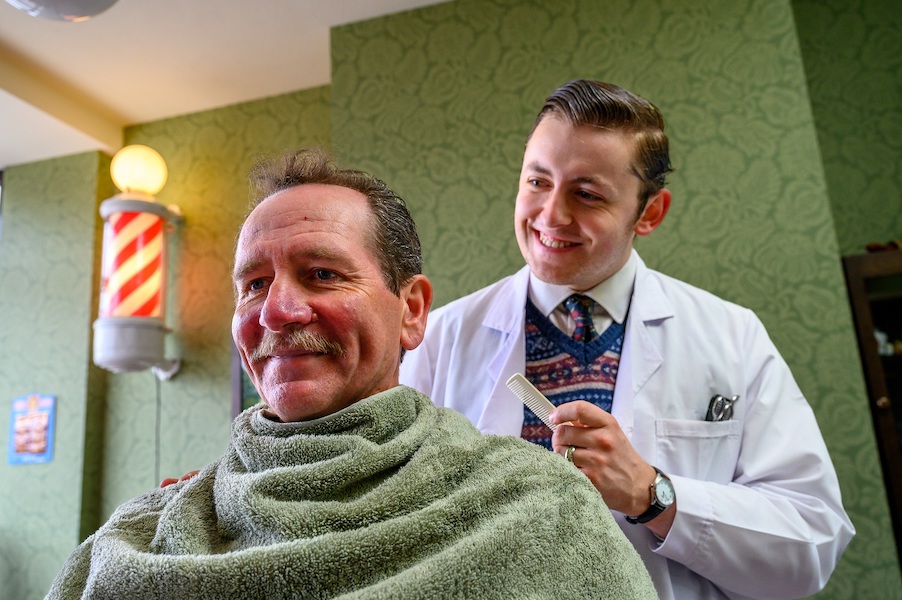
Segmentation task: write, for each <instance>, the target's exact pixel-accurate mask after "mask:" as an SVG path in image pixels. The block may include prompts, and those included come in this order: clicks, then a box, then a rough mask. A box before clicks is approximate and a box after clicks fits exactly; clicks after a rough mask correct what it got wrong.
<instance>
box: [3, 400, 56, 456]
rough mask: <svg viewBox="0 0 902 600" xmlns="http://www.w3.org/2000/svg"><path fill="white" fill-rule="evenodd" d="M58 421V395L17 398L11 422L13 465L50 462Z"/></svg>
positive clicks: (10, 444) (10, 441)
mask: <svg viewBox="0 0 902 600" xmlns="http://www.w3.org/2000/svg"><path fill="white" fill-rule="evenodd" d="M55 420H56V396H48V395H45V394H30V395H28V396H25V397H24V398H14V399H13V411H12V419H11V420H10V423H9V464H11V465H29V464H34V463H45V462H50V460H51V459H52V458H53V429H54V427H53V426H54V421H55Z"/></svg>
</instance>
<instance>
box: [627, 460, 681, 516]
mask: <svg viewBox="0 0 902 600" xmlns="http://www.w3.org/2000/svg"><path fill="white" fill-rule="evenodd" d="M652 468H653V469H654V470H655V471H656V472H657V473H658V474H657V475H656V476H655V480H654V481H652V482H651V485H650V486H648V487H649V489H650V490H651V506H649V507H648V510H647V511H645V512H644V513H642V514H641V515H639V516H638V517H627V518H626V520H627V521H629V522H630V523H648V522H649V521H651V520H652V519H654V518H655V517H657V516H658V515H660V514H661V513H662V512H664V510H665V509H666V508H667V507H668V506H670V505H671V504H673V501H674V500H676V494H675V493H674V491H673V483H671V481H670V478H669V477H667V475H665V474H664V473H662V472H661V470H660V469H659V468H658V467H654V466H653V467H652Z"/></svg>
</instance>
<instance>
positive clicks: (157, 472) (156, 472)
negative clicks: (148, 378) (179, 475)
mask: <svg viewBox="0 0 902 600" xmlns="http://www.w3.org/2000/svg"><path fill="white" fill-rule="evenodd" d="M153 379H154V381H155V382H156V385H157V423H156V441H155V443H156V447H155V449H154V476H155V477H156V481H154V485H160V422H161V420H162V414H161V413H162V407H163V403H162V400H161V395H162V392H161V384H160V380H159V378H157V377H156V376H154V378H153Z"/></svg>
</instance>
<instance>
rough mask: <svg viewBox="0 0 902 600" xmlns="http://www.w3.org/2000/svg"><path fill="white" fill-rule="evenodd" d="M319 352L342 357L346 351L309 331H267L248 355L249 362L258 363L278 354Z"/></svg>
mask: <svg viewBox="0 0 902 600" xmlns="http://www.w3.org/2000/svg"><path fill="white" fill-rule="evenodd" d="M295 350H300V351H303V352H318V353H320V354H335V355H337V356H342V355H343V354H344V353H345V351H344V348H342V347H341V345H340V344H338V343H336V342H333V341H331V340H328V339H326V338H324V337H323V336H321V335H319V334H316V333H313V332H311V331H307V330H306V329H292V330H290V331H288V332H287V333H281V334H279V333H272V332H270V331H267V332H266V333H264V334H263V339H262V340H260V343H259V344H257V347H256V348H254V349H253V350H252V351H251V352H250V354H249V355H248V357H247V358H248V361H249V362H257V361H258V360H263V359H264V358H267V357H268V356H272V355H273V354H276V353H277V352H292V351H295Z"/></svg>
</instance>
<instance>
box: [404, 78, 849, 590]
mask: <svg viewBox="0 0 902 600" xmlns="http://www.w3.org/2000/svg"><path fill="white" fill-rule="evenodd" d="M669 171H670V159H669V153H668V143H667V137H666V135H665V134H664V122H663V118H662V117H661V115H660V113H659V111H658V110H657V108H656V107H655V106H654V105H652V104H651V103H649V102H648V101H646V100H644V99H642V98H640V97H638V96H636V95H634V94H632V93H631V92H629V91H627V90H625V89H623V88H620V87H617V86H614V85H610V84H607V83H602V82H597V81H586V80H579V81H572V82H570V83H567V84H565V85H564V86H562V87H561V88H559V89H558V90H556V91H555V92H554V93H552V94H551V96H549V98H548V99H547V101H546V103H545V106H544V107H543V108H542V110H541V111H540V113H539V115H538V117H537V119H536V123H535V125H534V128H533V131H532V132H531V134H530V136H529V138H528V140H527V144H526V150H525V154H524V158H523V167H522V171H521V174H520V185H519V193H518V195H517V200H516V209H515V218H514V226H515V232H516V236H517V241H518V243H519V246H520V250H521V252H522V254H523V257H524V258H525V260H526V263H527V266H526V267H524V268H523V269H522V270H521V271H519V272H518V273H517V274H515V275H513V276H511V277H508V278H505V279H503V280H501V281H499V282H497V283H495V284H493V285H491V286H489V287H487V288H484V289H482V290H480V291H477V292H475V293H474V294H471V295H470V296H467V297H465V298H462V299H459V300H457V301H455V302H452V303H450V304H448V305H447V306H445V307H442V308H441V309H439V310H437V311H435V312H434V313H433V314H432V315H430V318H429V326H428V328H427V330H426V337H425V340H424V342H423V344H422V345H421V346H420V347H419V348H418V349H417V350H416V351H414V352H412V353H410V355H409V356H408V357H407V358H406V359H405V361H404V363H403V365H402V369H401V381H402V382H403V383H406V384H408V385H410V386H412V387H415V388H417V389H419V390H420V391H422V392H424V393H425V394H427V395H429V396H430V397H431V398H432V400H433V401H434V402H436V403H437V404H438V405H439V406H445V407H450V408H454V409H455V410H458V411H459V412H461V413H463V414H464V415H466V416H467V417H468V418H469V419H470V420H471V421H472V422H473V423H474V424H475V425H476V426H477V427H478V428H479V429H480V430H481V431H482V432H483V433H488V434H507V435H517V436H522V437H524V438H526V439H529V440H531V441H534V442H536V443H538V444H542V445H544V446H546V447H547V448H549V449H553V450H554V451H556V452H559V453H561V454H564V455H565V457H566V458H567V459H568V460H570V461H571V462H572V463H573V464H574V465H576V466H577V467H578V468H579V469H580V470H581V471H582V472H583V473H584V474H585V475H586V476H587V477H588V478H589V480H590V481H592V483H593V484H594V485H595V487H596V488H597V490H598V491H599V492H600V493H601V495H602V497H603V498H604V499H605V501H606V503H607V504H608V506H609V507H610V508H611V509H612V510H613V511H615V517H616V519H617V521H618V523H619V524H620V526H621V528H622V529H623V530H624V532H625V533H626V534H627V536H628V537H629V538H630V540H631V541H632V542H633V544H634V546H635V547H636V548H637V550H638V551H639V553H640V555H642V557H643V560H644V562H645V564H646V566H647V567H648V568H649V571H650V572H651V574H652V578H653V580H654V582H655V585H656V588H657V592H658V594H659V596H660V597H661V598H664V599H666V598H726V597H736V596H741V597H760V598H771V599H773V598H793V597H799V596H806V595H809V594H812V593H814V592H815V591H817V590H819V589H821V588H822V587H823V586H824V585H825V584H826V582H827V579H828V578H829V576H830V574H831V572H832V571H833V568H834V566H835V565H836V562H837V561H838V559H839V557H840V555H841V554H842V552H843V550H844V549H845V547H846V545H847V544H848V542H849V540H850V539H851V537H852V536H853V534H854V529H853V527H852V524H851V523H850V521H849V519H848V517H847V515H846V514H845V512H844V510H843V508H842V503H841V499H840V491H839V485H838V482H837V479H836V474H835V471H834V469H833V465H832V463H831V461H830V457H829V456H828V453H827V449H826V447H825V445H824V442H823V439H822V436H821V434H820V431H819V429H818V426H817V422H816V420H815V417H814V414H813V413H812V411H811V408H810V407H809V405H808V403H807V402H806V401H805V399H804V397H803V396H802V393H801V392H800V390H799V389H798V387H797V385H796V383H795V382H794V380H793V378H792V375H791V373H790V371H789V369H788V367H787V365H786V364H785V362H784V361H783V359H782V358H781V357H780V355H779V353H778V351H777V349H776V348H775V347H774V345H773V344H772V343H771V341H770V339H769V338H768V336H767V333H766V332H765V330H764V328H763V326H762V324H761V322H760V321H759V320H758V319H757V318H756V317H755V315H754V314H753V313H752V312H751V311H749V310H747V309H744V308H741V307H739V306H736V305H734V304H731V303H729V302H726V301H723V300H721V299H719V298H716V297H714V296H713V295H711V294H709V293H707V292H705V291H702V290H700V289H697V288H694V287H692V286H690V285H687V284H685V283H682V282H679V281H676V280H674V279H672V278H669V277H667V276H665V275H662V274H660V273H657V272H655V271H652V270H650V269H648V268H647V267H646V266H645V264H644V263H643V262H642V260H641V259H640V258H639V256H638V254H637V253H636V252H635V251H634V250H633V248H632V245H633V240H634V239H635V237H636V236H643V235H648V234H650V233H651V232H652V231H654V230H655V228H656V227H657V226H658V225H659V224H660V223H661V222H662V221H663V219H664V217H665V216H666V214H667V211H668V209H669V207H670V202H671V194H670V192H669V191H668V190H667V188H666V187H665V176H666V175H667V173H668V172H669ZM574 294H575V296H574ZM514 373H524V374H525V375H526V377H527V378H528V379H530V380H531V381H532V382H533V383H534V384H535V385H536V387H538V388H539V389H540V390H542V391H543V392H544V393H545V394H546V395H547V396H548V397H549V398H550V399H551V400H552V402H553V403H555V404H556V405H558V408H557V409H556V410H555V411H554V413H553V415H552V417H553V420H554V421H555V422H556V423H558V424H561V426H560V427H557V429H556V430H555V432H554V434H553V435H552V432H551V430H550V429H548V428H547V427H545V426H544V425H543V424H542V423H541V422H539V421H538V420H537V419H536V418H535V416H534V415H532V413H531V412H530V411H529V410H528V409H525V408H524V406H523V405H522V404H521V403H520V402H519V401H518V399H517V398H516V396H514V395H513V394H512V393H511V392H510V391H509V390H508V388H507V386H506V382H507V380H508V378H509V377H510V376H511V375H512V374H514ZM715 397H719V398H718V399H717V400H715ZM709 407H712V408H713V409H714V410H712V411H709ZM709 412H711V414H710V415H709V414H708V413H709Z"/></svg>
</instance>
